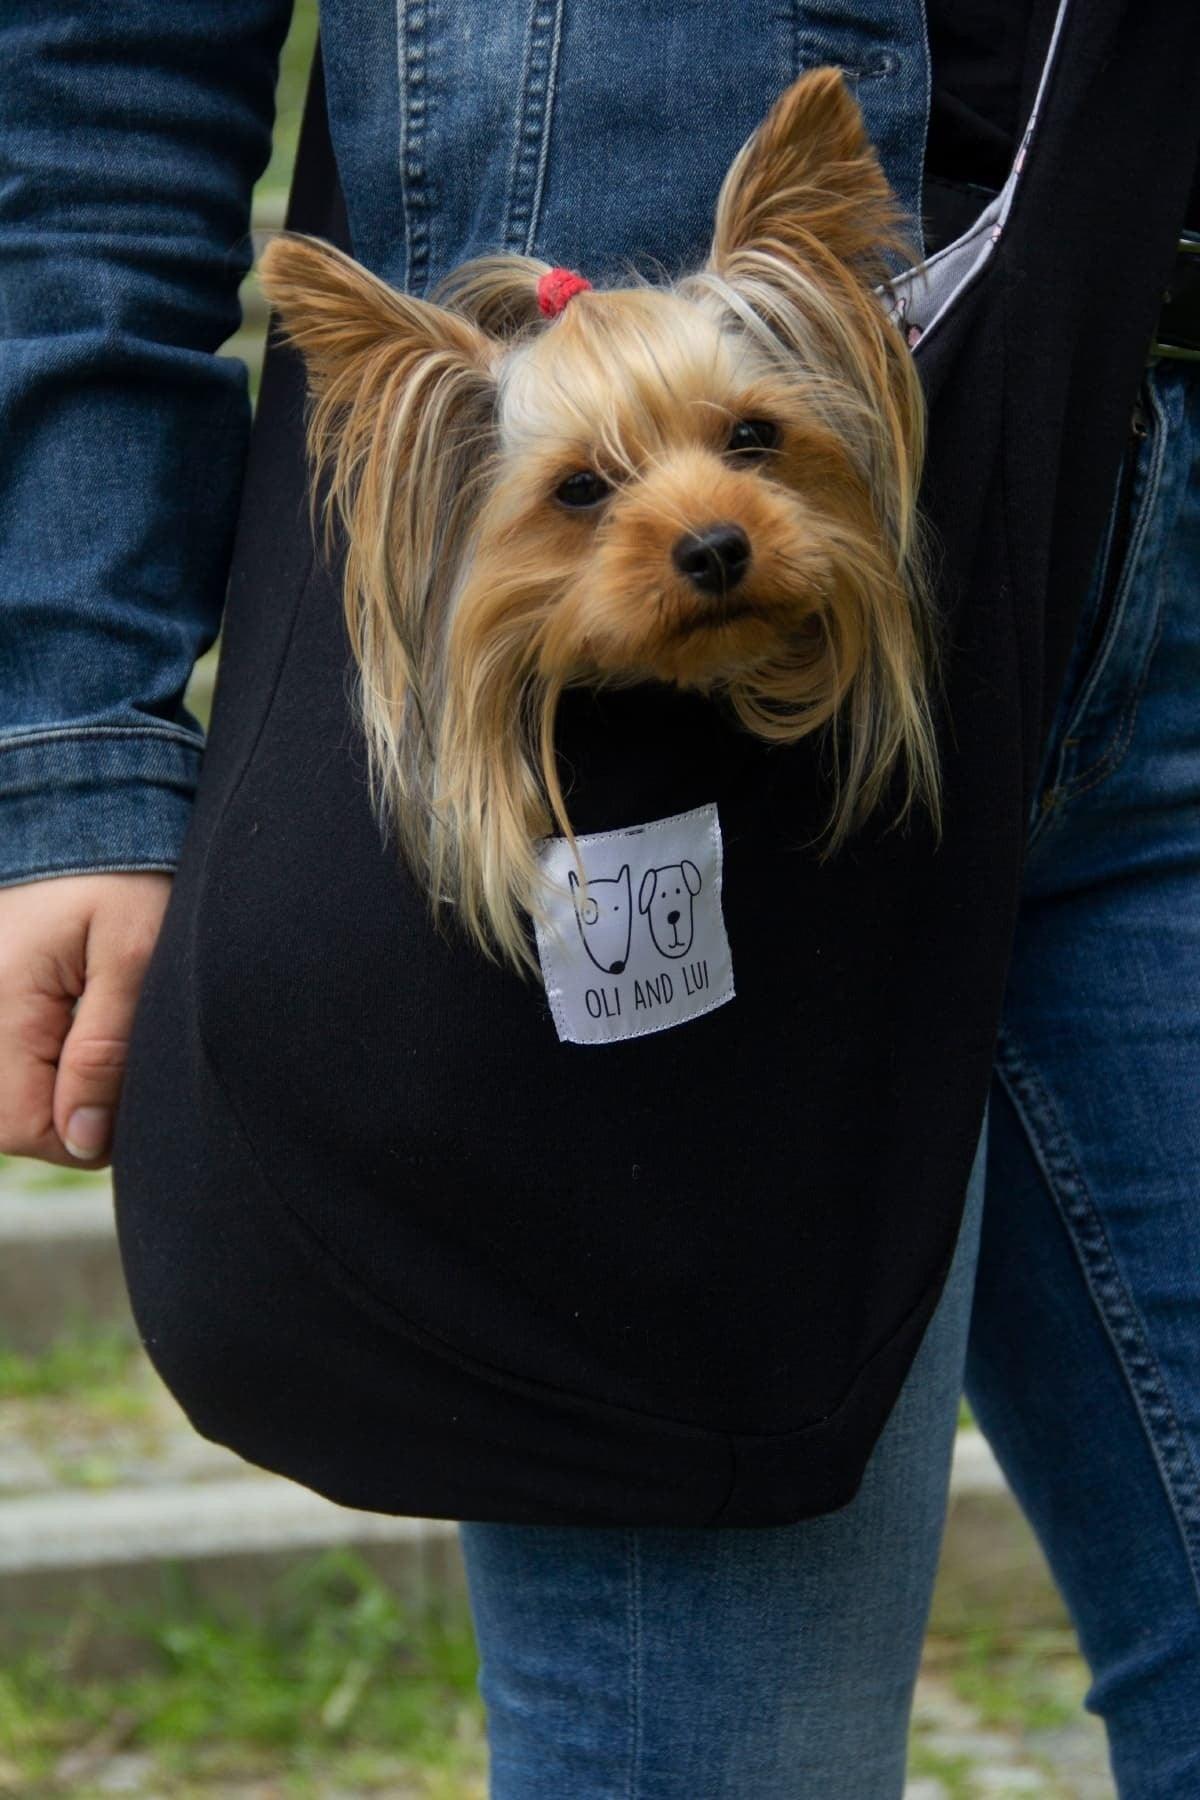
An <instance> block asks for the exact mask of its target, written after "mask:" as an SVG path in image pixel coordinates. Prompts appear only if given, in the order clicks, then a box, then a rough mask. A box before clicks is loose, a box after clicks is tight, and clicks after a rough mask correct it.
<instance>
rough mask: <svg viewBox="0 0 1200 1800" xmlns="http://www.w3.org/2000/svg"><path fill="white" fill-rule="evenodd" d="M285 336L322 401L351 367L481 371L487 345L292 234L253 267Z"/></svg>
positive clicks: (436, 311) (467, 328) (466, 324)
mask: <svg viewBox="0 0 1200 1800" xmlns="http://www.w3.org/2000/svg"><path fill="white" fill-rule="evenodd" d="M258 276H259V281H260V283H261V285H262V290H263V293H264V294H265V295H266V297H267V299H268V301H269V302H270V304H271V305H272V306H273V307H274V308H275V310H276V312H277V313H278V315H279V322H280V326H281V328H282V331H283V335H284V336H285V337H286V338H287V340H288V341H289V342H290V343H293V344H295V346H296V348H297V349H298V350H299V351H300V353H301V355H302V356H303V357H304V362H305V366H306V369H307V371H308V379H309V386H310V387H311V389H312V391H313V393H314V394H315V395H316V396H317V397H318V398H319V397H320V396H321V395H322V394H323V393H324V392H325V391H326V389H327V388H328V386H329V384H330V383H331V382H333V381H335V380H337V379H338V378H339V377H344V376H345V375H346V374H348V373H350V372H352V371H353V370H354V369H355V368H359V367H361V368H364V369H365V368H366V367H367V366H371V367H372V368H373V369H374V371H375V373H376V374H378V373H380V372H382V366H383V365H386V367H387V368H388V369H389V370H390V369H392V368H394V366H395V364H396V362H397V361H398V360H400V361H404V360H409V359H414V360H415V359H417V358H420V357H423V356H429V355H435V354H436V355H440V356H444V357H446V358H449V359H458V360H460V361H461V362H463V363H464V364H467V365H470V366H475V367H477V368H479V369H486V368H488V367H489V366H490V361H491V356H492V354H493V352H492V347H491V346H490V344H489V342H488V339H487V338H486V337H485V335H484V333H483V332H481V331H480V330H479V329H478V328H477V327H476V326H475V325H473V324H472V323H471V321H470V320H469V319H465V318H463V317H461V316H460V315H458V314H456V313H453V312H448V311H447V310H446V309H445V308H444V307H441V306H433V305H431V303H430V302H429V301H428V300H419V299H416V298H415V297H414V296H413V295H411V294H404V293H401V292H400V291H399V290H398V289H397V288H393V287H389V285H388V283H387V282H386V281H381V280H380V279H379V277H378V276H377V275H372V273H371V271H370V270H369V269H365V268H364V267H363V266H362V264H361V263H357V262H355V261H354V259H353V257H350V256H347V255H345V254H344V252H343V251H341V250H337V249H335V248H334V246H333V245H332V244H326V243H323V242H322V241H321V240H320V239H319V238H314V237H305V236H302V235H301V234H299V233H297V232H284V233H281V234H280V235H279V236H278V237H275V238H272V239H271V241H270V243H269V244H268V245H267V247H266V249H265V250H264V251H263V253H262V256H261V257H260V258H259V263H258Z"/></svg>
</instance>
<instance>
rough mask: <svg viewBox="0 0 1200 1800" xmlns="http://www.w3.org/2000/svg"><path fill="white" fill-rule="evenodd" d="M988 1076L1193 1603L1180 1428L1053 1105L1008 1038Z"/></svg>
mask: <svg viewBox="0 0 1200 1800" xmlns="http://www.w3.org/2000/svg"><path fill="white" fill-rule="evenodd" d="M996 1074H997V1077H998V1079H999V1080H1000V1082H1001V1083H1002V1084H1003V1086H1004V1089H1005V1091H1006V1093H1007V1094H1008V1097H1009V1099H1010V1100H1011V1102H1012V1105H1013V1108H1014V1111H1015V1112H1016V1114H1017V1117H1018V1118H1019V1119H1020V1121H1021V1125H1022V1128H1023V1130H1024V1132H1025V1135H1026V1138H1027V1139H1028V1142H1029V1146H1030V1149H1031V1151H1032V1153H1033V1156H1034V1159H1035V1161H1036V1163H1037V1165H1038V1167H1039V1169H1040V1170H1041V1173H1042V1178H1043V1180H1044V1181H1045V1183H1046V1186H1047V1188H1048V1190H1049V1192H1050V1195H1051V1198H1052V1199H1053V1201H1054V1204H1055V1206H1056V1207H1057V1209H1058V1212H1059V1215H1060V1217H1061V1218H1062V1221H1063V1224H1064V1226H1065V1227H1066V1231H1067V1235H1068V1237H1069V1238H1070V1240H1071V1244H1072V1247H1073V1248H1074V1251H1075V1255H1076V1258H1077V1259H1078V1262H1079V1266H1080V1269H1081V1270H1082V1272H1083V1277H1084V1281H1085V1283H1086V1285H1087V1288H1088V1292H1089V1293H1090V1295H1091V1298H1092V1303H1093V1305H1094V1306H1095V1308H1096V1312H1097V1314H1098V1316H1099V1318H1100V1321H1101V1324H1102V1326H1103V1328H1104V1331H1105V1334H1106V1336H1107V1337H1108V1340H1109V1342H1110V1343H1111V1345H1112V1347H1113V1352H1114V1354H1115V1356H1116V1358H1117V1362H1118V1364H1119V1365H1120V1368H1121V1371H1122V1374H1123V1375H1124V1377H1125V1382H1126V1385H1127V1386H1128V1388H1129V1391H1130V1394H1131V1395H1132V1398H1133V1402H1134V1406H1135V1409H1136V1411H1137V1414H1138V1418H1139V1419H1140V1421H1141V1425H1142V1431H1143V1433H1144V1435H1145V1438H1146V1442H1147V1444H1148V1445H1149V1448H1150V1453H1151V1455H1152V1456H1153V1458H1154V1462H1155V1465H1156V1466H1157V1468H1158V1472H1159V1476H1160V1479H1161V1481H1162V1484H1163V1489H1164V1491H1165V1493H1166V1497H1167V1501H1168V1504H1169V1506H1170V1508H1171V1511H1172V1513H1173V1514H1174V1516H1175V1522H1176V1525H1177V1526H1178V1529H1179V1535H1180V1539H1181V1542H1182V1545H1183V1550H1184V1555H1185V1557H1186V1559H1187V1564H1188V1568H1189V1570H1190V1572H1191V1576H1192V1582H1193V1585H1194V1587H1195V1589H1196V1594H1197V1598H1198V1599H1200V1471H1198V1470H1197V1468H1196V1464H1195V1461H1194V1459H1193V1457H1192V1454H1191V1451H1190V1449H1189V1448H1188V1445H1187V1440H1186V1438H1185V1437H1184V1434H1183V1431H1182V1429H1181V1427H1180V1424H1179V1419H1178V1416H1177V1414H1176V1412H1175V1408H1174V1406H1173V1405H1172V1403H1171V1398H1170V1395H1169V1393H1168V1391H1167V1387H1166V1383H1165V1381H1164V1380H1163V1375H1162V1370H1161V1368H1160V1367H1159V1364H1158V1361H1157V1358H1156V1357H1155V1355H1154V1352H1153V1350H1152V1349H1151V1347H1150V1343H1149V1341H1148V1338H1147V1335H1146V1330H1145V1326H1144V1324H1143V1323H1142V1320H1141V1317H1140V1315H1139V1313H1138V1310H1137V1307H1136V1305H1135V1304H1134V1301H1133V1298H1132V1296H1131V1295H1130V1292H1129V1289H1128V1287H1127V1286H1126V1283H1125V1279H1124V1277H1123V1276H1122V1274H1121V1272H1120V1269H1119V1267H1118V1265H1117V1261H1116V1257H1115V1256H1114V1254H1113V1250H1112V1245H1111V1243H1110V1242H1109V1238H1108V1233H1107V1231H1106V1230H1105V1227H1104V1221H1103V1219H1102V1218H1101V1216H1100V1213H1099V1211H1098V1209H1097V1207H1096V1204H1095V1202H1094V1200H1093V1199H1092V1196H1091V1193H1090V1191H1089V1189H1088V1184H1087V1181H1086V1178H1085V1177H1084V1174H1083V1171H1082V1170H1081V1169H1080V1167H1079V1164H1078V1162H1077V1161H1076V1159H1075V1157H1074V1156H1073V1155H1072V1153H1071V1150H1070V1148H1069V1146H1068V1143H1067V1134H1066V1130H1065V1128H1064V1126H1063V1124H1062V1121H1061V1120H1060V1118H1059V1117H1058V1113H1057V1110H1056V1108H1055V1105H1054V1101H1053V1099H1052V1097H1051V1095H1050V1094H1049V1092H1048V1091H1047V1089H1046V1087H1045V1086H1044V1084H1043V1082H1042V1081H1041V1079H1040V1077H1039V1076H1038V1074H1037V1072H1036V1071H1035V1070H1034V1069H1033V1068H1032V1067H1031V1066H1030V1065H1029V1064H1028V1063H1026V1062H1025V1060H1024V1059H1023V1057H1022V1056H1021V1055H1020V1053H1019V1051H1018V1050H1017V1049H1016V1047H1015V1045H1014V1044H1013V1041H1012V1038H1011V1036H1010V1035H1009V1034H1008V1033H1007V1032H1003V1031H1002V1032H1001V1035H1000V1040H999V1045H998V1049H997V1056H996Z"/></svg>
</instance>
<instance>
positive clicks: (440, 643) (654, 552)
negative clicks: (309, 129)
mask: <svg viewBox="0 0 1200 1800" xmlns="http://www.w3.org/2000/svg"><path fill="white" fill-rule="evenodd" d="M903 247H904V239H903V233H902V220H901V218H900V215H899V213H898V209H897V205H896V202H895V199H894V196H893V195H892V193H891V190H890V189H889V187H888V184H887V181H886V179H885V177H884V175H883V171H882V169H881V167H880V164H879V161H878V158H877V156H876V154H875V152H874V150H873V148H872V146H871V144H870V141H869V139H868V138H867V135H866V132H865V129H864V126H863V122H862V117H861V114H860V112H859V109H858V107H857V105H856V103H855V102H854V100H853V99H852V98H851V96H850V94H849V93H848V91H847V90H846V87H845V85H844V83H843V80H842V77H841V75H840V73H839V71H837V70H836V69H821V70H817V71H814V72H813V73H810V74H806V75H804V76H802V77H801V78H800V79H799V80H798V81H796V82H794V83H793V84H792V86H790V87H789V88H788V89H787V90H786V91H785V92H784V93H783V94H782V95H781V96H780V98H779V100H778V101H777V102H776V104H775V106H774V107H773V108H772V110H771V112H770V113H769V115H768V116H767V118H766V119H765V120H764V121H763V123H762V124H761V125H760V126H759V128H758V129H757V130H756V131H755V132H754V134H753V135H752V136H751V137H750V139H749V140H748V141H747V142H746V144H745V145H744V146H743V147H742V149H741V150H740V151H739V153H738V155H737V157H736V158H735V160H734V162H733V163H732V165H731V167H730V168H729V171H728V173H727V174H726V176H725V179H724V182H723V184H722V186H721V190H720V195H719V198H718V200H717V206H716V217H715V224H714V230H713V236H712V243H711V248H710V251H709V254H708V258H707V260H706V262H705V263H704V265H703V266H702V267H701V268H700V269H698V270H696V271H695V272H693V273H690V274H687V275H686V276H684V277H682V278H681V279H679V280H678V281H676V282H674V283H672V284H669V285H653V284H651V283H649V282H647V281H644V280H640V279H638V278H636V277H632V278H631V282H630V285H629V286H626V287H622V288H619V289H609V290H604V291H597V290H594V289H593V290H588V291H585V292H579V293H577V294H576V295H575V296H574V298H572V299H571V300H570V301H569V303H568V304H567V305H565V306H564V307H563V308H562V310H561V312H559V313H558V315H557V316H555V317H552V318H547V317H545V316H543V313H542V311H541V310H540V308H539V302H538V295H539V282H540V281H541V279H542V277H543V276H545V275H546V274H547V272H548V269H549V265H548V264H546V263H544V262H540V261H538V260H537V259H536V258H532V257H525V256H509V255H495V256H484V257H479V258H476V259H474V260H473V261H471V262H468V263H464V264H463V265H462V266H461V267H460V268H458V269H456V270H455V271H454V272H453V273H452V274H450V275H449V276H448V277H447V278H446V279H445V280H444V281H443V282H442V283H441V284H440V285H439V286H438V287H437V288H436V289H435V290H434V292H433V295H432V297H431V298H430V299H428V300H426V299H421V298H416V297H413V296H409V295H406V294H404V293H401V292H398V291H397V290H396V289H394V288H392V287H390V286H388V285H387V284H386V283H385V282H383V281H381V280H379V279H378V278H377V277H375V276H374V275H372V274H371V273H369V272H368V271H367V270H366V269H364V268H363V267H361V266H360V265H359V264H358V263H356V262H354V261H353V260H352V259H351V258H350V257H348V256H345V255H343V254H342V253H341V252H340V251H337V250H334V249H332V248H331V247H330V246H328V245H326V244H323V243H321V242H319V241H317V240H315V239H309V238H304V237H301V236H296V235H282V236H280V237H277V238H276V239H274V240H273V241H272V242H271V243H270V244H269V245H268V247H267V249H266V250H265V252H264V254H263V258H262V262H261V274H262V281H263V286H264V288H265V291H266V293H267V296H268V298H269V299H270V301H271V302H272V304H273V306H274V307H275V308H276V309H277V310H278V313H279V316H280V321H281V325H282V330H283V332H284V333H285V335H286V337H287V338H288V339H289V340H290V341H291V342H292V343H294V344H295V345H296V346H297V347H298V348H299V350H300V352H301V353H302V355H303V357H304V361H305V364H306V367H307V374H308V381H309V388H310V395H311V400H310V410H309V423H308V444H309V450H310V454H311V458H312V461H313V464H314V466H315V469H316V471H317V472H318V475H319V477H320V487H321V491H322V493H323V502H322V504H323V507H324V518H325V527H326V532H327V544H328V545H329V546H330V547H332V546H333V545H334V544H335V543H337V542H339V541H340V542H341V543H342V544H343V545H344V589H343V592H344V605H345V618H346V625H347V628H348V633H349V640H350V644H351V647H352V650H353V654H354V658H355V663H356V665H357V696H356V703H357V708H358V712H359V714H360V716H361V722H362V726H363V730H364V732H365V737H366V744H367V749H368V770H369V777H370V790H371V797H372V801H373V803H374V805H375V807H376V810H377V812H378V815H379V817H380V820H381V823H382V825H383V826H384V827H385V829H386V828H387V827H389V826H391V827H394V829H395V831H396V833H397V835H398V838H399V842H400V845H401V846H402V849H403V852H404V854H405V855H406V857H407V859H408V861H409V862H410V864H411V866H412V867H413V869H414V870H415V871H416V872H417V874H418V876H419V878H420V879H421V880H422V882H423V883H424V885H425V887H426V889H427V891H428V893H429V896H430V900H431V904H432V906H433V908H434V910H435V913H438V914H439V915H440V914H441V912H442V910H443V909H444V908H449V909H452V911H453V913H454V914H455V916H457V918H458V919H459V920H460V922H461V924H462V925H463V927H464V928H465V929H466V930H467V931H468V932H469V933H470V935H471V936H472V937H473V938H474V939H475V941H476V942H477V943H478V944H479V945H480V946H481V947H482V948H483V949H484V950H485V951H487V952H488V953H489V954H491V955H499V956H500V957H502V958H504V959H506V960H507V961H509V962H510V963H511V964H512V965H514V966H515V967H518V968H520V967H525V968H530V969H533V970H536V966H537V965H536V958H535V956H534V954H533V951H532V948H531V945H530V939H529V932H528V928H527V916H528V915H529V914H531V913H535V912H536V911H537V910H538V908H539V906H540V899H539V892H540V880H541V876H540V869H539V862H538V846H539V841H540V840H541V839H542V838H543V837H545V836H546V835H547V834H548V833H549V832H551V831H552V830H554V829H557V830H558V831H560V832H561V833H563V834H564V835H566V836H567V837H568V838H570V837H571V835H572V834H571V824H570V819H569V817H568V812H567V807H566V803H565V800H564V796H563V792H562V788H561V784H560V780H559V773H558V768H557V764H556V756H555V718H556V709H557V707H558V703H559V700H560V697H561V695H562V693H563V691H564V689H565V688H567V687H568V686H569V685H571V684H576V683H581V682H593V683H602V682H641V681H648V680H649V681H663V682H670V683H676V684H679V685H681V686H686V687H691V688H698V689H701V690H703V691H705V692H706V693H711V694H712V695H713V696H714V699H715V700H717V701H719V702H723V703H725V704H727V705H728V706H731V707H732V708H733V710H734V712H735V713H736V715H737V717H738V718H739V720H740V721H741V722H742V723H743V724H744V725H745V727H746V728H747V729H748V730H750V731H751V732H754V733H756V734H758V735H759V736H760V737H762V738H766V739H769V740H772V741H774V742H781V743H786V742H791V741H794V740H796V739H799V738H801V737H804V736H805V735H807V734H808V733H811V732H816V731H821V730H825V731H826V733H827V741H828V744H829V748H830V755H829V759H828V760H829V764H830V777H829V780H830V805H829V816H828V826H827V830H826V832H825V834H824V836H823V839H822V841H821V845H820V849H821V853H822V854H829V853H830V852H831V851H833V850H835V849H836V848H837V847H838V846H839V845H840V844H841V843H843V841H844V840H845V839H846V837H847V835H848V834H849V833H850V832H851V831H852V830H854V829H855V828H856V827H857V826H858V825H859V824H860V823H861V822H862V821H863V820H864V819H866V818H867V817H868V815H870V814H871V813H872V812H874V811H875V809H876V808H877V807H879V806H880V804H881V802H882V801H883V800H884V799H885V797H886V796H887V795H888V793H889V792H890V791H891V789H892V785H893V777H894V775H895V774H896V772H897V771H898V770H899V771H902V780H901V781H900V782H899V783H898V792H899V803H898V806H897V808H896V812H895V818H896V820H897V821H901V820H903V819H904V818H906V817H907V816H908V815H909V814H910V813H911V812H912V810H913V808H914V807H917V806H918V805H919V806H922V807H923V808H924V809H925V810H926V811H927V813H928V814H929V815H931V816H932V818H933V820H934V822H935V824H936V821H937V817H938V807H939V797H938V796H939V781H938V763H937V754H936V746H935V737H934V730H933V725H932V721H931V708H930V699H929V696H930V691H931V685H932V683H933V680H934V676H935V666H936V648H935V632H934V629H933V623H932V616H931V606H930V601H929V597H928V583H927V581H926V578H925V574H924V558H923V555H922V547H921V545H922V539H921V530H920V522H919V516H918V510H917V489H918V484H919V480H920V472H921V461H922V452H923V441H924V409H923V402H922V395H921V389H920V385H919V382H918V379H917V375H916V372H915V370H914V367H913V362H912V357H911V354H910V352H909V350H908V348H907V345H906V343H905V340H904V338H903V336H902V335H901V332H900V331H899V329H898V328H897V326H896V325H895V324H894V323H893V322H892V320H891V319H890V318H889V316H888V313H887V310H886V308H885V305H884V304H883V303H882V301H881V297H880V290H881V289H885V287H886V282H887V279H888V272H889V271H888V262H887V257H888V256H889V255H891V254H894V253H895V252H896V251H897V250H901V252H903ZM316 491H317V490H316V488H314V493H315V492H316ZM714 523H716V524H717V525H718V526H719V528H720V530H722V531H724V532H726V533H728V532H730V531H732V532H733V533H734V537H735V541H736V542H737V543H738V544H743V543H744V546H745V555H744V557H743V560H742V561H741V562H740V563H739V564H738V566H737V569H736V572H735V573H731V575H730V580H729V582H728V583H726V582H724V579H723V577H722V578H720V579H716V580H715V582H714V580H713V579H709V580H708V581H707V582H706V584H705V585H704V586H703V587H697V586H696V580H695V578H694V577H692V576H689V575H688V574H687V573H684V572H681V569H682V568H683V566H684V565H683V564H681V561H680V554H679V546H680V545H681V544H685V543H686V544H691V543H693V542H694V541H695V540H696V539H697V538H699V539H700V540H701V541H702V543H703V542H707V540H706V539H705V535H704V534H705V533H706V532H708V531H710V530H711V528H712V527H713V526H714ZM702 554H703V552H702ZM739 554H741V553H740V552H739ZM685 560H686V559H685ZM710 573H711V571H710Z"/></svg>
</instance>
